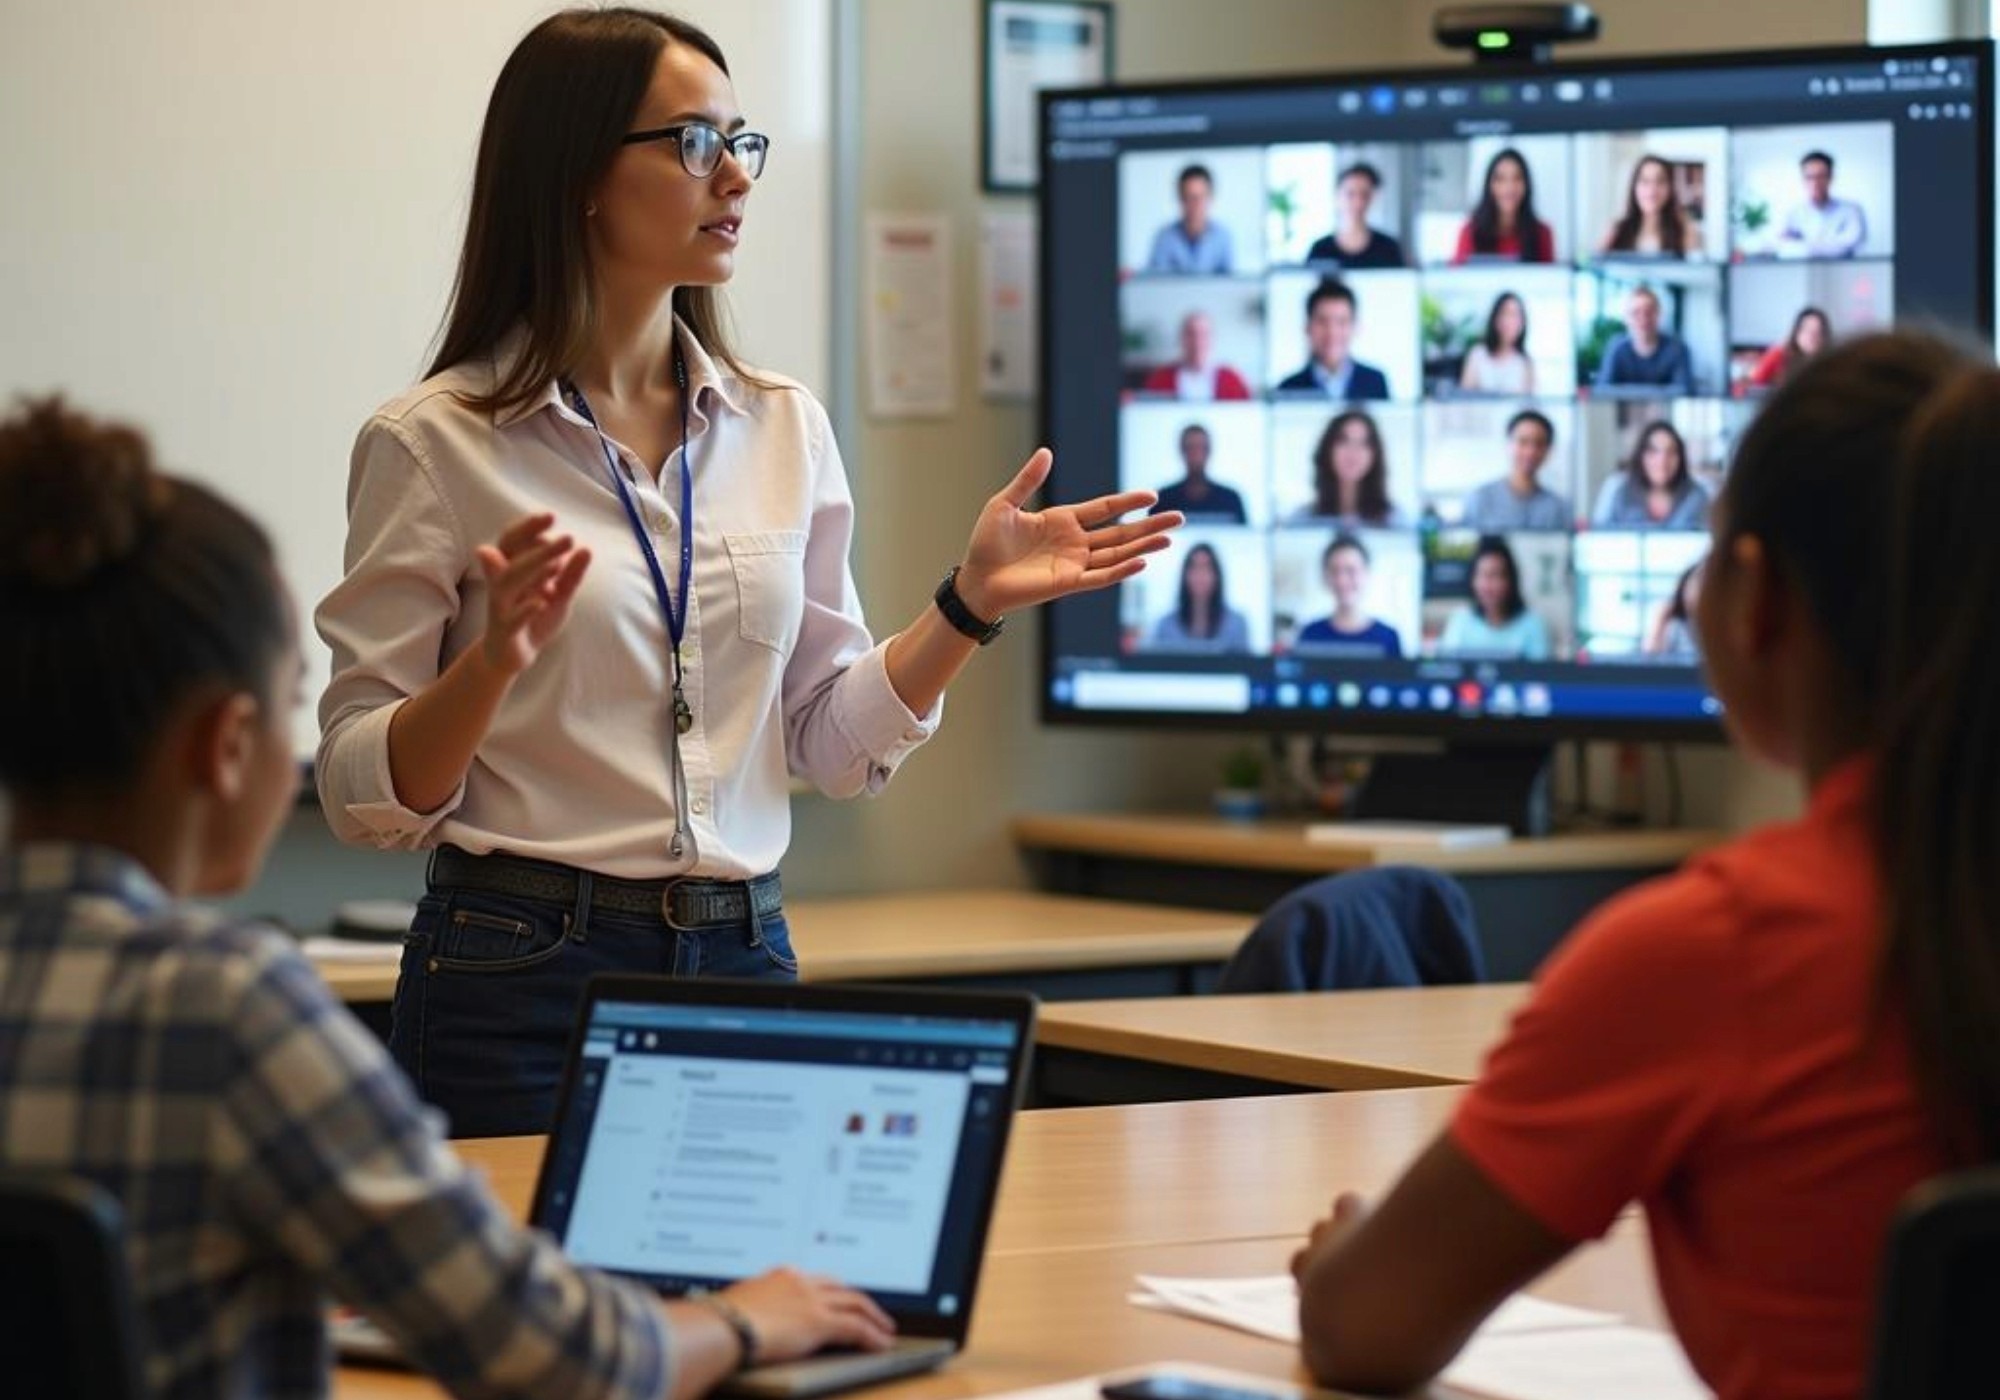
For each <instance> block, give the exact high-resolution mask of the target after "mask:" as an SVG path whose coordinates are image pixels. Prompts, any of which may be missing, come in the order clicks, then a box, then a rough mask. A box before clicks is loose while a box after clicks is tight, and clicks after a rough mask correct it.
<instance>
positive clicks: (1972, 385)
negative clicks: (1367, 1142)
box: [1294, 333, 2000, 1400]
mask: <svg viewBox="0 0 2000 1400" xmlns="http://www.w3.org/2000/svg"><path fill="white" fill-rule="evenodd" d="M1995 440H2000V372H1996V371H1995V369H1994V367H1993V366H1992V364H1991V363H1990V362H1989V361H1987V360H1986V359H1985V358H1984V357H1983V356H1979V357H1976V358H1975V357H1974V356H1973V355H1972V354H1971V353H1969V352H1967V351H1965V350H1961V349H1960V348H1958V347H1955V346H1953V345H1951V344H1948V343H1946V342H1944V341H1941V340H1938V339H1935V338H1931V337H1928V336H1922V335H1917V334H1910V333H1898V334H1893V335H1877V336H1870V337H1866V338H1863V339H1859V340H1855V341H1853V342H1850V343H1848V344H1845V345H1842V346H1840V347H1837V348H1835V349H1833V350H1830V351H1828V352H1827V353H1826V354H1825V355H1823V356H1820V357H1818V358H1816V359H1814V360H1813V361H1811V362H1810V363H1808V364H1806V365H1804V366H1803V367H1801V369H1800V370H1799V372H1798V373H1797V375H1795V376H1793V377H1792V378H1791V379H1790V381H1789V382H1788V383H1787V384H1785V385H1784V386H1783V387H1782V388H1781V389H1780V390H1779V391H1778V393H1777V394H1776V395H1775V396H1774V397H1773V398H1772V399H1771V400H1770V401H1769V403H1768V405H1767V406H1766V408H1765V410H1764V412H1763V413H1762V415H1760V416H1759V417H1758V419H1757V420H1756V421H1755V422H1754V423H1753V424H1752V425H1751V427H1750V429H1749V430H1748V432H1747V433H1746V434H1745V436H1744V438H1743V441H1742V444H1741V447H1740V450H1739V452H1738V456H1737V461H1736V466H1735V468H1734V470H1733V471H1732V473H1731V475H1730V479H1729V483H1728V486H1727V487H1726V488H1725V490H1724V493H1723V496H1722V499H1721V501H1720V502H1719V504H1718V506H1717V509H1716V512H1715V519H1714V523H1713V528H1714V535H1715V546H1714V551H1713V553H1712V554H1711V555H1710V557H1709V562H1708V563H1707V565H1706V567H1705V576H1704V578H1703V582H1702V588H1701V598H1700V604H1699V614H1700V616H1699V619H1698V621H1699V625H1700V632H1701V637H1702V642H1703V647H1704V652H1705V659H1706V663H1707V665H1708V668H1709V675H1710V679H1711V681H1712V683H1713V685H1714V688H1715V691H1716V693H1717V695H1718V696H1719V697H1720V698H1721V700H1722V701H1723V704H1724V707H1725V714H1726V716H1727V722H1728V726H1729V729H1730V732H1731V735H1732V737H1733V738H1734V740H1735V742H1736V743H1737V744H1738V746H1739V747H1741V748H1742V749H1743V750H1744V751H1746V752H1747V753H1749V754H1751V755H1753V756H1755V757H1758V758H1761V759H1764V760H1767V761H1770V762H1774V763H1778V764H1781V765H1783V766H1785V767H1787V768H1790V769H1793V770H1796V771H1797V772H1798V773H1799V774H1800V776H1801V777H1802V778H1803V780H1804V782H1805V784H1806V786H1807V788H1808V789H1809V792H1810V797H1809V800H1808V803H1807V807H1806V811H1805V814H1804V816H1803V817H1801V818H1800V819H1799V820H1797V821H1795V822H1790V823H1787V824H1783V825H1779V826H1774V827H1770V828H1767V829H1765V830H1762V831H1758V832H1754V833H1751V834H1749V835H1746V836H1744V837H1742V838H1740V839H1738V840H1736V841H1733V842H1730V843H1728V844H1726V845H1724V846H1721V847H1720V848H1718V849H1716V850H1714V851H1712V852H1710V853H1708V854H1706V855H1703V856H1700V857H1697V858H1696V859H1694V860H1693V861H1691V862H1690V863H1689V864H1688V865H1687V866H1686V867H1685V868H1683V869H1682V870H1681V871H1679V872H1678V873H1676V874H1674V875H1671V876H1668V877H1666V878H1663V879H1661V880H1658V881H1655V882H1653V883H1651V884H1649V885H1646V886H1644V887H1642V888H1640V889H1638V890H1635V891H1633V892H1631V893H1630V894H1627V895H1625V896H1624V897H1622V898H1620V899H1617V900H1615V901H1613V902H1612V903H1610V904H1608V905H1607V906H1605V907H1604V908H1603V909H1602V910H1601V911H1599V912H1598V913H1597V914H1596V915H1594V916H1593V917H1592V918H1591V919H1589V920H1588V921H1586V923H1585V924H1584V925H1583V926H1582V927H1581V928H1579V929H1578V930H1577V932H1576V933H1574V934H1573V935H1571V937H1570V938H1569V939H1568V940H1567V942H1566V943H1565V944H1564V945H1563V946H1562V948H1560V949H1559V950H1558V951H1557V953H1556V954H1555V955H1554V956H1553V957H1552V958H1551V959H1550V961H1549V963H1548V964H1547V965H1546V967H1545V968H1544V969H1543V972H1542V974H1541V977H1540V979H1539V982H1538V985H1537V986H1536V988H1535V991H1534V994H1533V996H1532V997H1531V998H1530V1000H1529V1002H1528V1004H1527V1005H1526V1006H1525V1007H1524V1008H1523V1010H1522V1011H1521V1012H1520V1014H1519V1016H1518V1017H1517V1019H1516V1020H1515V1022H1514V1025H1513V1027H1512V1029H1511V1030H1510V1032H1509V1033H1508V1035H1507V1036H1506V1038H1505V1039H1504V1040H1503V1041H1502V1043H1501V1044H1500V1045H1499V1047H1498V1048H1497V1049H1495V1050H1494V1051H1493V1053H1492V1055H1491V1057H1490V1058H1489V1059H1488V1061H1487V1063H1486V1066H1485V1069H1484V1072H1483V1073H1482V1075H1481V1077H1480V1080H1479V1082H1478V1083H1477V1084H1476V1085H1475V1086H1473V1088H1472V1089H1471V1090H1470V1091H1469V1092H1468V1093H1467V1095H1466V1097H1465V1099H1464V1101H1463V1102H1462V1103H1461V1105H1460V1107H1459V1109H1458V1112H1457V1114H1456V1116H1455V1119H1454V1121H1453V1123H1452V1125H1451V1127H1450V1128H1449V1129H1448V1130H1447V1131H1446V1132H1445V1133H1444V1134H1443V1135H1442V1136H1441V1137H1440V1138H1439V1139H1438V1141H1437V1142H1435V1143H1433V1144H1432V1145H1431V1147H1430V1148H1429V1149H1428V1150H1427V1151H1426V1153H1425V1154H1424V1155H1423V1156H1422V1157H1421V1158H1420V1159H1419V1160H1418V1161H1417V1162H1416V1163H1415V1164H1414V1165H1413V1166H1412V1167H1411V1168H1410V1170H1409V1172H1408V1173H1407V1174H1406V1175H1405V1176H1404V1178H1403V1179H1402V1181H1400V1182H1399V1183H1398V1184H1397V1185H1396V1186H1395V1187H1394V1189H1393V1190H1392V1191H1391V1192H1390V1193H1389V1195H1388V1196H1387V1197H1386V1199H1384V1200H1383V1201H1382V1203H1381V1204H1380V1206H1379V1207H1377V1208H1375V1209H1374V1210H1372V1211H1371V1210H1369V1209H1368V1208H1367V1207H1366V1206H1364V1205H1363V1203H1362V1202H1360V1201H1359V1200H1358V1199H1357V1198H1354V1197H1352V1196H1345V1197H1342V1198H1341V1199H1340V1200H1339V1201H1337V1202H1336V1204H1335V1207H1334V1211H1333V1214H1332V1217H1331V1218H1330V1219H1328V1220H1325V1221H1323V1222H1321V1223H1320V1224H1319V1225H1318V1226H1316V1227H1315V1228H1314V1230H1313V1232H1312V1235H1311V1238H1310V1239H1309V1241H1308V1242H1307V1244H1306V1246H1305V1248H1303V1249H1302V1250H1301V1251H1300V1252H1299V1254H1298V1256H1297V1258H1296V1259H1295V1261H1294V1268H1295V1272H1296V1273H1297V1274H1298V1276H1299V1280H1300V1306H1301V1323H1302V1333H1303V1337H1304V1347H1303V1350H1304V1359H1305V1362H1306V1364H1307V1365H1308V1367H1309V1368H1310V1369H1311V1370H1312V1372H1313V1374H1314V1375H1315V1376H1316V1377H1317V1378H1318V1379H1319V1380H1320V1381H1322V1382H1324V1383H1326V1384H1328V1385H1332V1386H1337V1387H1341V1388H1346V1389H1357V1390H1367V1391H1371V1392H1373V1391H1377V1390H1380V1391H1394V1392H1397V1393H1400V1392H1401V1391H1402V1390H1404V1389H1406V1388H1409V1387H1412V1386H1415V1385H1417V1384H1419V1383H1421V1382H1422V1381H1424V1380H1426V1379H1428V1378H1429V1377H1431V1376H1433V1375H1435V1374H1436V1373H1437V1372H1438V1371H1439V1370H1441V1369H1442V1368H1443V1367H1444V1366H1445V1364H1446V1363H1447V1362H1449V1361H1450V1359H1451V1358H1452V1356H1453V1355H1454V1354H1455V1353H1456V1352H1457V1350H1458V1349H1459V1347H1460V1346H1462V1345H1463V1344H1464V1341H1465V1339H1466V1338H1467V1336H1468V1335H1470V1333H1471V1332H1472V1330H1473V1329H1474V1327H1476V1326H1477V1325H1478V1323H1479V1322H1480V1321H1481V1320H1482V1319H1483V1318H1484V1317H1485V1316H1486V1315H1487V1313H1489V1312H1490V1311H1491V1310H1492V1309H1493V1308H1494V1307H1496V1306H1497V1305H1498V1304H1499V1303H1500V1302H1501V1301H1502V1300H1503V1299H1505V1298H1506V1297H1507V1295H1508V1294H1510V1293H1512V1292H1513V1291H1514V1290H1515V1289H1517V1288H1520V1287H1522V1286H1523V1285H1525V1284H1526V1283H1528V1282H1529V1281H1530V1280H1531V1279H1533V1278H1534V1277H1535V1276H1536V1275H1538V1274H1539V1273H1541V1272H1542V1271H1543V1270H1544V1269H1546V1268H1547V1267H1549V1266H1550V1265H1551V1264H1553V1263H1555V1262H1556V1261H1557V1260H1558V1259H1560V1258H1561V1257H1562V1256H1563V1255H1565V1254H1567V1253H1568V1252H1569V1251H1570V1250H1571V1249H1572V1248H1574V1247H1575V1246H1576V1245H1577V1244H1579V1243H1581V1242H1583V1241H1586V1240H1590V1239H1594V1238H1596V1237H1599V1236H1601V1235H1603V1234H1604V1233H1605V1232H1606V1231H1607V1230H1608V1229H1609V1228H1610V1227H1611V1225H1612V1223H1613V1222H1614V1220H1615V1219H1616V1218H1617V1216H1618V1214H1619V1213H1620V1211H1621V1210H1623V1208H1624V1207H1625V1206H1626V1205H1627V1204H1628V1203H1630V1202H1634V1201H1636V1202H1637V1203H1639V1205H1640V1206H1642V1207H1643V1208H1644V1211H1645V1215H1646V1221H1647V1226H1648V1229H1649V1230H1650V1233H1651V1237H1652V1245H1653V1257H1654V1261H1655V1266H1656V1268H1657V1270H1658V1274H1659V1285H1660V1293H1661V1296H1662V1299H1663V1300H1664V1302H1665V1304H1666V1309H1667V1312H1668V1313H1669V1315H1670V1316H1671V1318H1672V1320H1673V1324H1674V1328H1675V1330H1676V1332H1677V1333H1678V1334H1679V1337H1680V1340H1681V1342H1682V1344H1683V1346H1684V1347H1685V1348H1686V1351H1687V1354H1688V1358H1689V1360H1690V1361H1691V1362H1692V1364H1693V1366H1694V1368H1695V1370H1696V1371H1697V1372H1698V1373H1699V1374H1700V1375H1701V1377H1702V1379H1703V1380H1705V1381H1706V1382H1707V1383H1708V1384H1709V1385H1711V1386H1713V1387H1714V1388H1715V1390H1716V1391H1717V1393H1718V1394H1719V1395H1720V1396H1721V1397H1723V1400H1744V1398H1745V1397H1749V1396H1753V1395H1754V1396H1758V1397H1762V1400H1808V1397H1811V1398H1814V1400H1817V1397H1833V1396H1844V1397H1850V1400H1851V1397H1853V1396H1855V1395H1857V1394H1859V1393H1860V1392H1861V1390H1862V1388H1863V1385H1864V1381H1865V1377H1866V1368H1867V1362H1868V1357H1867V1347H1868V1339H1869V1337H1870V1335H1871V1332H1872V1312H1873V1304H1874V1298H1875V1293H1876V1289H1877V1286H1878V1277H1877V1275H1878V1272H1879V1268H1880V1263H1881V1255H1882V1249H1883V1244H1884V1240H1885V1235H1886V1230H1887V1226H1888V1223H1889V1220H1890V1217H1891V1215H1892V1212H1893V1210H1894V1208H1895V1207H1896V1205H1897V1204H1898V1202H1899V1201H1900V1200H1901V1199H1902V1197H1903V1196H1904V1195H1905V1194H1906V1193H1907V1192H1908V1191H1909V1190H1910V1188H1911V1187H1913V1186H1915V1185H1917V1184H1918V1183H1919V1182H1921V1181H1923V1180H1924V1179H1925V1178H1927V1177H1930V1176H1932V1175H1934V1174H1936V1173H1938V1172H1940V1171H1943V1170H1946V1169H1949V1168H1951V1167H1954V1166H1958V1165H1966V1164H1970V1163H1973V1162H1979V1161H1987V1160H1992V1159H1993V1158H1994V1157H1995V1156H1996V1155H2000V1063H1996V1061H1995V1058H1994V1056H1993V1054H1992V1052H1991V1051H1990V1049H1988V1048H1987V1047H1986V1045H1985V1044H1984V1042H1985V1040H1986V1039H1987V1038H1988V1037H1990V1035H1991V1033H1992V1032H1991V1028H1992V1027H1993V1026H1994V1025H1996V1024H2000V997H1996V993H1995V991H1994V989H1995V988H1996V986H2000V976H1996V970H2000V861H1996V860H1995V859H1994V853H1995V852H1996V851H2000V726H1996V720H2000V611H1996V610H1995V609H1994V608H1993V607H1992V604H1991V600H1992V599H1993V598H1994V597H1995V596H1996V594H2000V551H1995V550H1994V549H1993V548H1992V544H1991V526H1990V524H1989V523H1988V522H1990V521H1992V520H1993V519H1995V518H1996V516H2000V475H1996V474H1995V473H1994V472H1993V471H1992V470H1991V466H1990V462H1989V461H1988V460H1987V454H1988V452H1989V451H1990V446H1989V445H1990V444H1991V443H1992V442H1994V441H1995Z"/></svg>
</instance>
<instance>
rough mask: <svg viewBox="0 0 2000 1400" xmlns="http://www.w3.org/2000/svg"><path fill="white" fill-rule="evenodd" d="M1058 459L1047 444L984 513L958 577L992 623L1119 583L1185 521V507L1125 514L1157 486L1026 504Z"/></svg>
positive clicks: (967, 597) (1146, 501)
mask: <svg viewBox="0 0 2000 1400" xmlns="http://www.w3.org/2000/svg"><path fill="white" fill-rule="evenodd" d="M1054 461H1055V458H1054V457H1053V455H1051V454H1050V452H1049V450H1048V449H1047V448H1046V447H1044V448H1042V449H1040V450H1039V451H1037V452H1036V453H1035V455H1034V456H1032V457H1030V458H1029V459H1028V461H1027V464H1026V465H1025V466H1023V467H1022V468H1021V470H1020V471H1019V472H1017V473H1016V474H1015V476H1014V479H1013V480H1012V481H1010V482H1008V483H1007V485H1006V486H1005V487H1004V488H1003V489H1002V490H1001V491H1000V492H999V494H997V495H995V496H994V497H992V499H990V500H988V501H987V502H986V508H985V509H984V510H982V511H980V512H979V519H978V520H977V521H976V522H975V523H974V525H973V527H972V540H971V542H970V543H969V544H967V546H966V549H965V559H964V562H963V563H962V564H961V565H960V566H959V574H958V582H957V588H958V596H959V597H960V598H961V599H962V600H963V601H964V603H965V606H966V607H967V608H969V609H971V610H972V612H973V614H974V615H975V616H977V617H979V618H982V619H985V620H987V621H992V620H993V619H996V618H999V617H1001V616H1004V615H1005V614H1007V613H1010V612H1014V611H1017V610H1018V609H1021V608H1029V607H1033V606H1034V605H1035V604H1037V603H1046V602H1048V601H1049V600H1050V599H1052V598H1061V597H1065V596H1067V595H1068V594H1071V593H1082V592H1086V591H1088V590H1090V589H1093V588H1108V587H1110V586H1111V585H1112V584H1114V583H1121V582H1123V581H1124V580H1126V579H1128V578H1130V577H1132V575H1134V574H1136V573H1138V572H1139V571H1140V570H1141V569H1143V568H1145V567H1146V556H1147V555H1148V554H1153V553H1156V552H1158V551H1159V550H1162V549H1165V548H1166V547H1167V545H1168V543H1169V541H1168V538H1167V532H1168V531H1170V530H1172V529H1174V528H1175V527H1177V526H1178V525H1180V523H1181V521H1182V518H1183V517H1182V516H1181V514H1180V512H1179V511H1164V512H1162V513H1160V514H1159V515H1147V516H1142V517H1140V518H1139V519H1137V520H1130V521H1127V520H1124V519H1123V517H1124V516H1126V515H1128V514H1130V513H1131V512H1133V511H1135V510H1143V509H1145V508H1146V507H1147V506H1150V505H1151V504H1153V502H1154V501H1156V500H1158V499H1159V497H1158V496H1157V495H1156V494H1155V493H1154V492H1151V491H1120V492H1118V493H1116V494H1114V495H1110V496H1099V497H1097V498H1096V499H1095V500H1090V501H1083V502H1080V503H1079V504H1077V505H1073V506H1050V507H1048V508H1047V509H1046V510H1039V511H1031V510H1029V509H1027V505H1028V502H1029V501H1031V500H1033V499H1034V496H1035V492H1036V491H1037V490H1039V489H1040V488H1041V485H1042V483H1043V482H1044V481H1045V480H1047V479H1048V475H1049V467H1050V465H1051V464H1052V463H1053V462H1054Z"/></svg>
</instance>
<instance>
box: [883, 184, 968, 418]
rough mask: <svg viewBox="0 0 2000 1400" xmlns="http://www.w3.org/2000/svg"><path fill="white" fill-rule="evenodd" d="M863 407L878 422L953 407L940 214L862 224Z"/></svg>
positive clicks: (947, 230) (947, 276)
mask: <svg viewBox="0 0 2000 1400" xmlns="http://www.w3.org/2000/svg"><path fill="white" fill-rule="evenodd" d="M867 318H868V407H869V411H870V412H871V413H873V414H874V415H875V416H876V417H878V418H924V417H942V416H944V415H946V414H949V413H950V412H951V411H952V409H953V408H954V407H955V406H956V400H957V397H958V389H957V383H956V379H955V376H954V375H953V373H952V356H953V354H954V351H955V348H956V347H955V345H954V343H953V336H952V316H951V225H950V224H949V223H948V222H946V220H945V218H944V216H943V215H942V214H871V215H869V216H868V279H867Z"/></svg>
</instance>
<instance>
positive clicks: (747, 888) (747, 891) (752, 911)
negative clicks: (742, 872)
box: [743, 880, 764, 948]
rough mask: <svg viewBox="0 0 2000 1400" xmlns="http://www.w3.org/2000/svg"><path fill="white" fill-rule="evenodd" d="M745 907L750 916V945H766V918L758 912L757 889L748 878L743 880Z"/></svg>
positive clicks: (758, 946) (756, 946)
mask: <svg viewBox="0 0 2000 1400" xmlns="http://www.w3.org/2000/svg"><path fill="white" fill-rule="evenodd" d="M743 908H744V912H745V913H746V914H748V915H749V918H750V946H751V947H752V948H761V947H763V946H764V920H763V917H762V916H761V915H759V914H758V913H757V891H756V889H755V888H754V887H753V886H752V885H751V883H750V882H749V881H748V880H745V881H744V882H743Z"/></svg>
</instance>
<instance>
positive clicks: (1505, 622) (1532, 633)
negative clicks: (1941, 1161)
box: [1438, 535, 1549, 661]
mask: <svg viewBox="0 0 2000 1400" xmlns="http://www.w3.org/2000/svg"><path fill="white" fill-rule="evenodd" d="M1438 655H1439V656H1464V657H1476V658H1479V659H1481V660H1490V661H1546V660H1548V659H1549V628H1548V624H1547V623H1545V622H1543V621H1542V619H1541V617H1540V616H1539V615H1537V614H1536V613H1535V612H1534V611H1533V610H1531V609H1530V608H1529V607H1528V600H1527V598H1526V597H1524V596H1523V595H1522V593H1521V566H1520V564H1519V563H1518V562H1517V561H1516V560H1515V558H1514V551H1513V550H1512V549H1511V548H1509V547H1508V544H1507V541H1506V540H1504V539H1502V538H1500V536H1498V535H1483V536H1481V537H1480V540H1479V543H1478V545H1477V546H1475V547H1474V549H1473V553H1472V601H1471V602H1469V603H1467V604H1465V605H1464V606H1463V607H1461V608H1459V609H1458V611H1456V612H1454V613H1453V614H1452V615H1451V617H1450V618H1448V619H1447V620H1446V622H1445V624H1444V635H1443V636H1442V637H1440V638H1439V639H1438Z"/></svg>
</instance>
